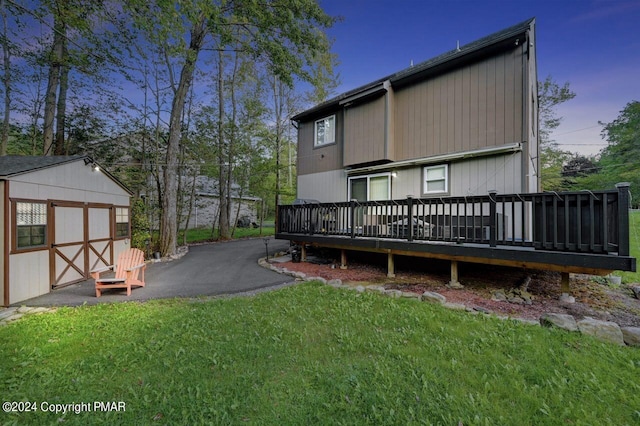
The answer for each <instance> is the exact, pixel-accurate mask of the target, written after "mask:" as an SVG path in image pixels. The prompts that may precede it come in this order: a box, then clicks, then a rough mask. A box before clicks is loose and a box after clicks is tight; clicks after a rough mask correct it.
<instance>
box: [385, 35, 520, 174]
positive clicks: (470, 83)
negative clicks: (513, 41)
mask: <svg viewBox="0 0 640 426" xmlns="http://www.w3.org/2000/svg"><path fill="white" fill-rule="evenodd" d="M522 54H523V49H522V46H520V47H518V48H515V49H513V50H511V51H509V52H506V53H503V54H500V55H497V56H494V57H492V58H488V59H486V60H483V61H481V62H477V63H473V64H470V65H468V66H466V67H463V68H460V69H457V70H454V71H450V72H448V73H447V74H444V75H440V76H436V77H433V78H431V79H428V80H425V81H423V82H420V83H417V84H415V85H411V86H408V87H406V88H403V89H401V90H397V91H396V92H395V97H396V99H395V100H396V102H395V120H396V123H397V124H399V126H396V132H395V143H396V160H398V161H401V160H408V159H412V158H422V157H429V156H432V155H440V154H446V153H449V152H462V151H467V150H472V149H479V148H485V147H491V146H500V145H504V144H508V143H513V142H522V132H521V129H522V105H521V103H522V99H523V93H522V90H523V85H522V75H523V71H524V70H523V69H522V67H523V61H522Z"/></svg>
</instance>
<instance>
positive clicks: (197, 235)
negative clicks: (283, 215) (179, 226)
mask: <svg viewBox="0 0 640 426" xmlns="http://www.w3.org/2000/svg"><path fill="white" fill-rule="evenodd" d="M275 232H276V230H275V227H274V226H273V222H270V223H268V224H265V225H264V226H263V227H262V233H260V228H236V229H235V232H234V234H233V237H232V238H233V239H241V238H257V237H269V236H273V235H275ZM182 235H183V233H182V232H180V233H179V234H178V241H180V242H182ZM218 235H219V234H218V230H217V229H216V230H215V232H214V233H213V234H212V233H211V228H209V227H204V228H193V229H188V230H187V243H188V244H193V243H201V242H207V241H213V240H215V239H217V238H218Z"/></svg>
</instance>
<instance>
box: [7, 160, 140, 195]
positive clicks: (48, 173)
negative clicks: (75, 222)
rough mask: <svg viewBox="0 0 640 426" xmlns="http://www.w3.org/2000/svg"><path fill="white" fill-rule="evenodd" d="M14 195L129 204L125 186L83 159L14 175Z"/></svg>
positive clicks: (12, 190) (12, 183) (12, 192)
mask: <svg viewBox="0 0 640 426" xmlns="http://www.w3.org/2000/svg"><path fill="white" fill-rule="evenodd" d="M118 194H121V195H118ZM11 197H12V198H28V199H33V200H66V201H80V202H87V203H106V204H116V205H126V206H128V205H129V194H128V193H127V192H126V191H125V190H124V189H123V188H121V187H120V186H119V185H118V184H116V183H115V182H114V181H113V180H111V179H109V178H107V177H105V176H104V175H103V174H102V173H101V172H94V171H92V169H91V167H88V166H85V165H84V162H83V161H82V160H79V161H77V162H72V163H67V164H62V165H60V166H57V167H50V168H47V169H43V170H38V171H34V172H31V173H25V174H22V175H17V176H14V177H12V178H11Z"/></svg>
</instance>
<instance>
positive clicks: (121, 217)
mask: <svg viewBox="0 0 640 426" xmlns="http://www.w3.org/2000/svg"><path fill="white" fill-rule="evenodd" d="M128 236H129V209H128V208H127V207H116V237H128Z"/></svg>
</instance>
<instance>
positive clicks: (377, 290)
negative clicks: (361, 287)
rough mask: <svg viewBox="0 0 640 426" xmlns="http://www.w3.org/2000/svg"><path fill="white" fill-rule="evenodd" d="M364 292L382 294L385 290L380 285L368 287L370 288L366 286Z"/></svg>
mask: <svg viewBox="0 0 640 426" xmlns="http://www.w3.org/2000/svg"><path fill="white" fill-rule="evenodd" d="M366 290H367V291H369V292H372V293H384V292H385V288H384V287H382V286H381V285H370V286H367V288H366Z"/></svg>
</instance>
